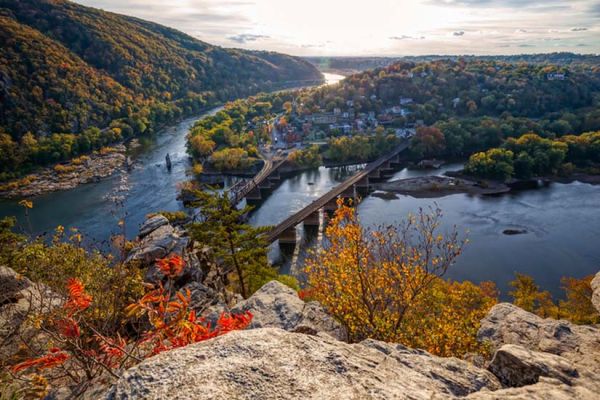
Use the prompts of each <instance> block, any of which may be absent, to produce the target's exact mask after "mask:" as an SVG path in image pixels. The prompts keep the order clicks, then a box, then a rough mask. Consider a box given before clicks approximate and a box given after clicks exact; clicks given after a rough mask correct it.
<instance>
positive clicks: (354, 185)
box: [267, 142, 408, 244]
mask: <svg viewBox="0 0 600 400" xmlns="http://www.w3.org/2000/svg"><path fill="white" fill-rule="evenodd" d="M407 148H408V142H404V143H402V144H401V145H399V146H397V147H396V148H394V149H393V150H392V151H390V152H389V153H387V154H386V155H384V156H382V157H380V158H379V159H377V160H375V161H373V162H371V163H369V164H367V165H366V167H365V168H364V169H362V170H361V171H359V172H357V173H356V174H354V175H352V176H351V177H350V178H348V179H346V180H345V181H344V182H342V183H341V184H339V185H338V186H336V187H335V188H333V189H332V190H330V191H329V192H327V193H325V194H324V195H323V196H321V197H320V198H318V199H317V200H315V201H313V202H312V203H310V204H309V205H308V206H306V207H304V208H303V209H302V210H300V211H298V212H297V213H295V214H294V215H292V216H290V217H288V218H287V219H285V220H284V221H282V222H281V223H279V224H278V225H277V226H276V227H275V228H273V230H271V232H269V233H268V235H267V239H268V241H269V243H273V242H275V241H276V240H279V243H280V244H284V243H295V241H296V225H298V224H300V223H301V222H303V223H304V224H305V225H318V224H319V210H321V209H325V210H328V211H330V210H335V209H336V208H337V199H338V197H344V198H356V197H357V194H359V193H368V191H369V184H370V181H378V180H383V179H386V178H389V177H391V176H392V175H393V173H394V171H396V170H397V169H398V167H399V166H400V153H402V152H403V151H404V150H406V149H407Z"/></svg>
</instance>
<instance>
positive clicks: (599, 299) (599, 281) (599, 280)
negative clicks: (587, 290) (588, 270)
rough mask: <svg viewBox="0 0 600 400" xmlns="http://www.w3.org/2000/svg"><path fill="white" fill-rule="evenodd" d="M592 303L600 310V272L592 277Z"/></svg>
mask: <svg viewBox="0 0 600 400" xmlns="http://www.w3.org/2000/svg"><path fill="white" fill-rule="evenodd" d="M592 290H593V293H592V304H593V305H594V307H596V310H598V312H600V272H598V273H597V274H596V276H595V277H594V279H592Z"/></svg>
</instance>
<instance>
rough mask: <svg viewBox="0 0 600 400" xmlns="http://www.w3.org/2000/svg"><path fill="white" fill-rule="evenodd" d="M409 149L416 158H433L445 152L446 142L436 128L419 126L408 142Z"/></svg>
mask: <svg viewBox="0 0 600 400" xmlns="http://www.w3.org/2000/svg"><path fill="white" fill-rule="evenodd" d="M410 148H411V151H412V152H413V153H414V154H415V155H416V156H418V157H435V156H439V155H441V154H443V153H444V152H445V150H446V140H445V138H444V134H443V133H442V131H441V130H439V129H438V128H436V127H434V126H420V127H418V128H417V132H416V134H415V136H414V137H413V138H412V140H411V142H410Z"/></svg>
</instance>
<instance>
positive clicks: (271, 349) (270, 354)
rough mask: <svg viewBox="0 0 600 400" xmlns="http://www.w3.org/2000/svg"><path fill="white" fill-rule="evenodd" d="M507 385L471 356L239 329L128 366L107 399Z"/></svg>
mask: <svg viewBox="0 0 600 400" xmlns="http://www.w3.org/2000/svg"><path fill="white" fill-rule="evenodd" d="M499 387H500V385H499V383H498V381H497V380H496V378H495V377H494V376H493V375H492V374H491V373H489V372H488V371H485V370H482V369H478V368H476V367H474V366H472V365H470V364H469V363H467V362H465V361H461V360H458V359H444V358H439V357H435V356H432V355H430V354H428V353H426V352H420V351H406V350H405V349H404V348H402V347H401V348H399V349H396V348H394V346H391V345H387V344H384V343H381V345H380V347H377V346H375V345H374V343H370V344H369V345H364V344H354V345H351V344H347V343H344V342H340V341H338V340H335V339H334V338H332V337H330V336H328V335H319V336H311V335H303V334H298V333H291V332H286V331H284V330H281V329H277V328H263V329H253V330H246V331H234V332H231V333H228V334H226V335H223V336H220V337H217V338H215V339H211V340H208V341H206V342H201V343H197V344H194V345H191V346H187V347H184V348H181V349H176V350H173V351H169V352H165V353H161V354H159V355H157V356H155V357H152V358H150V359H147V360H145V361H144V362H142V363H141V364H139V365H137V366H136V367H133V368H131V369H130V370H128V371H126V372H125V373H124V375H123V377H122V378H121V379H120V380H119V381H117V383H116V384H115V385H114V386H113V387H112V388H111V390H110V391H109V393H108V394H107V396H106V397H105V398H106V399H111V400H117V399H142V398H143V399H148V400H151V399H175V398H176V399H198V400H199V399H265V400H268V399H332V398H333V399H390V398H394V399H432V398H436V399H445V398H453V397H454V396H461V395H463V394H466V393H468V392H470V391H474V390H476V389H474V388H488V389H490V390H496V389H498V388H499Z"/></svg>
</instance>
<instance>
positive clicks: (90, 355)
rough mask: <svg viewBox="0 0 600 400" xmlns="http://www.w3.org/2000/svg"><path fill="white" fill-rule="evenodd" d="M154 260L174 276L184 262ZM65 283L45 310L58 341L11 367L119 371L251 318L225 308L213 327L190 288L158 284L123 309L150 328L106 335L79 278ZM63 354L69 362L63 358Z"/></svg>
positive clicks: (90, 373)
mask: <svg viewBox="0 0 600 400" xmlns="http://www.w3.org/2000/svg"><path fill="white" fill-rule="evenodd" d="M158 265H159V268H160V269H161V271H162V272H163V273H164V274H165V275H166V276H168V277H169V278H172V277H176V276H178V275H179V274H180V273H181V271H182V269H183V267H184V263H183V260H182V259H181V258H180V257H171V258H169V259H164V260H159V262H158ZM67 287H68V291H69V296H68V298H67V300H66V301H65V302H64V304H63V307H62V308H61V309H59V310H58V312H54V313H53V314H51V315H49V316H47V317H48V319H49V320H50V321H49V322H48V323H47V327H46V328H45V329H46V332H47V333H48V334H49V335H50V336H51V337H52V338H53V341H54V342H56V343H60V344H61V347H60V348H59V347H53V348H51V349H50V351H49V352H48V354H46V355H44V356H43V357H39V358H34V359H28V360H25V361H23V362H21V363H19V364H16V365H15V366H13V368H12V371H13V372H14V373H18V372H21V371H25V370H28V369H36V370H43V369H52V368H54V367H57V366H60V365H63V364H64V365H65V368H66V369H68V370H69V371H70V373H69V376H73V377H75V378H74V380H76V382H79V381H80V379H92V378H93V377H95V376H97V375H98V374H101V373H103V372H104V371H108V372H109V373H110V374H111V375H113V377H118V376H117V375H116V371H117V370H122V369H124V368H127V367H130V366H132V365H134V364H135V363H136V362H138V361H140V360H142V359H144V358H146V357H150V356H152V355H155V354H158V353H160V352H162V351H166V350H170V349H173V348H176V347H182V346H186V345H188V344H191V343H195V342H200V341H203V340H208V339H211V338H214V337H216V336H219V335H223V334H225V333H227V332H230V331H232V330H238V329H245V328H246V327H248V325H249V324H250V322H251V321H252V314H251V313H250V312H246V313H244V314H240V315H230V314H225V313H223V314H221V316H220V317H219V318H218V320H217V321H216V324H215V326H214V327H213V326H211V324H210V323H209V322H207V321H206V319H205V318H203V317H198V316H197V315H196V312H195V311H194V310H190V302H191V294H190V292H189V290H188V291H186V292H185V293H181V292H176V293H172V292H171V291H168V290H165V288H164V287H163V286H162V285H160V284H159V286H158V287H156V288H154V289H152V290H150V291H149V292H148V293H146V294H145V295H144V296H143V297H142V298H141V299H140V300H138V301H137V302H136V303H133V304H130V305H129V306H128V307H127V308H126V310H125V311H126V313H127V316H128V318H130V319H131V318H135V319H137V321H135V322H136V324H139V323H140V322H142V323H144V321H140V320H139V319H140V318H143V319H145V320H147V322H148V323H149V329H147V330H146V331H145V332H144V333H143V334H140V335H134V336H133V337H130V338H126V337H123V336H121V335H120V334H119V333H115V334H114V336H112V337H110V336H105V335H103V334H102V333H100V331H101V329H100V328H96V327H93V326H92V324H91V323H90V322H89V320H88V319H86V315H87V314H88V313H93V310H91V309H90V310H88V308H89V307H90V305H91V303H92V297H91V296H90V295H88V294H87V293H86V292H85V288H84V286H83V284H82V283H81V281H79V280H78V279H69V281H68V285H67ZM54 321H56V322H54ZM123 322H125V321H123ZM128 349H129V350H128ZM67 360H69V363H67V364H65V362H66V361H67ZM77 376H80V378H77Z"/></svg>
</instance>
